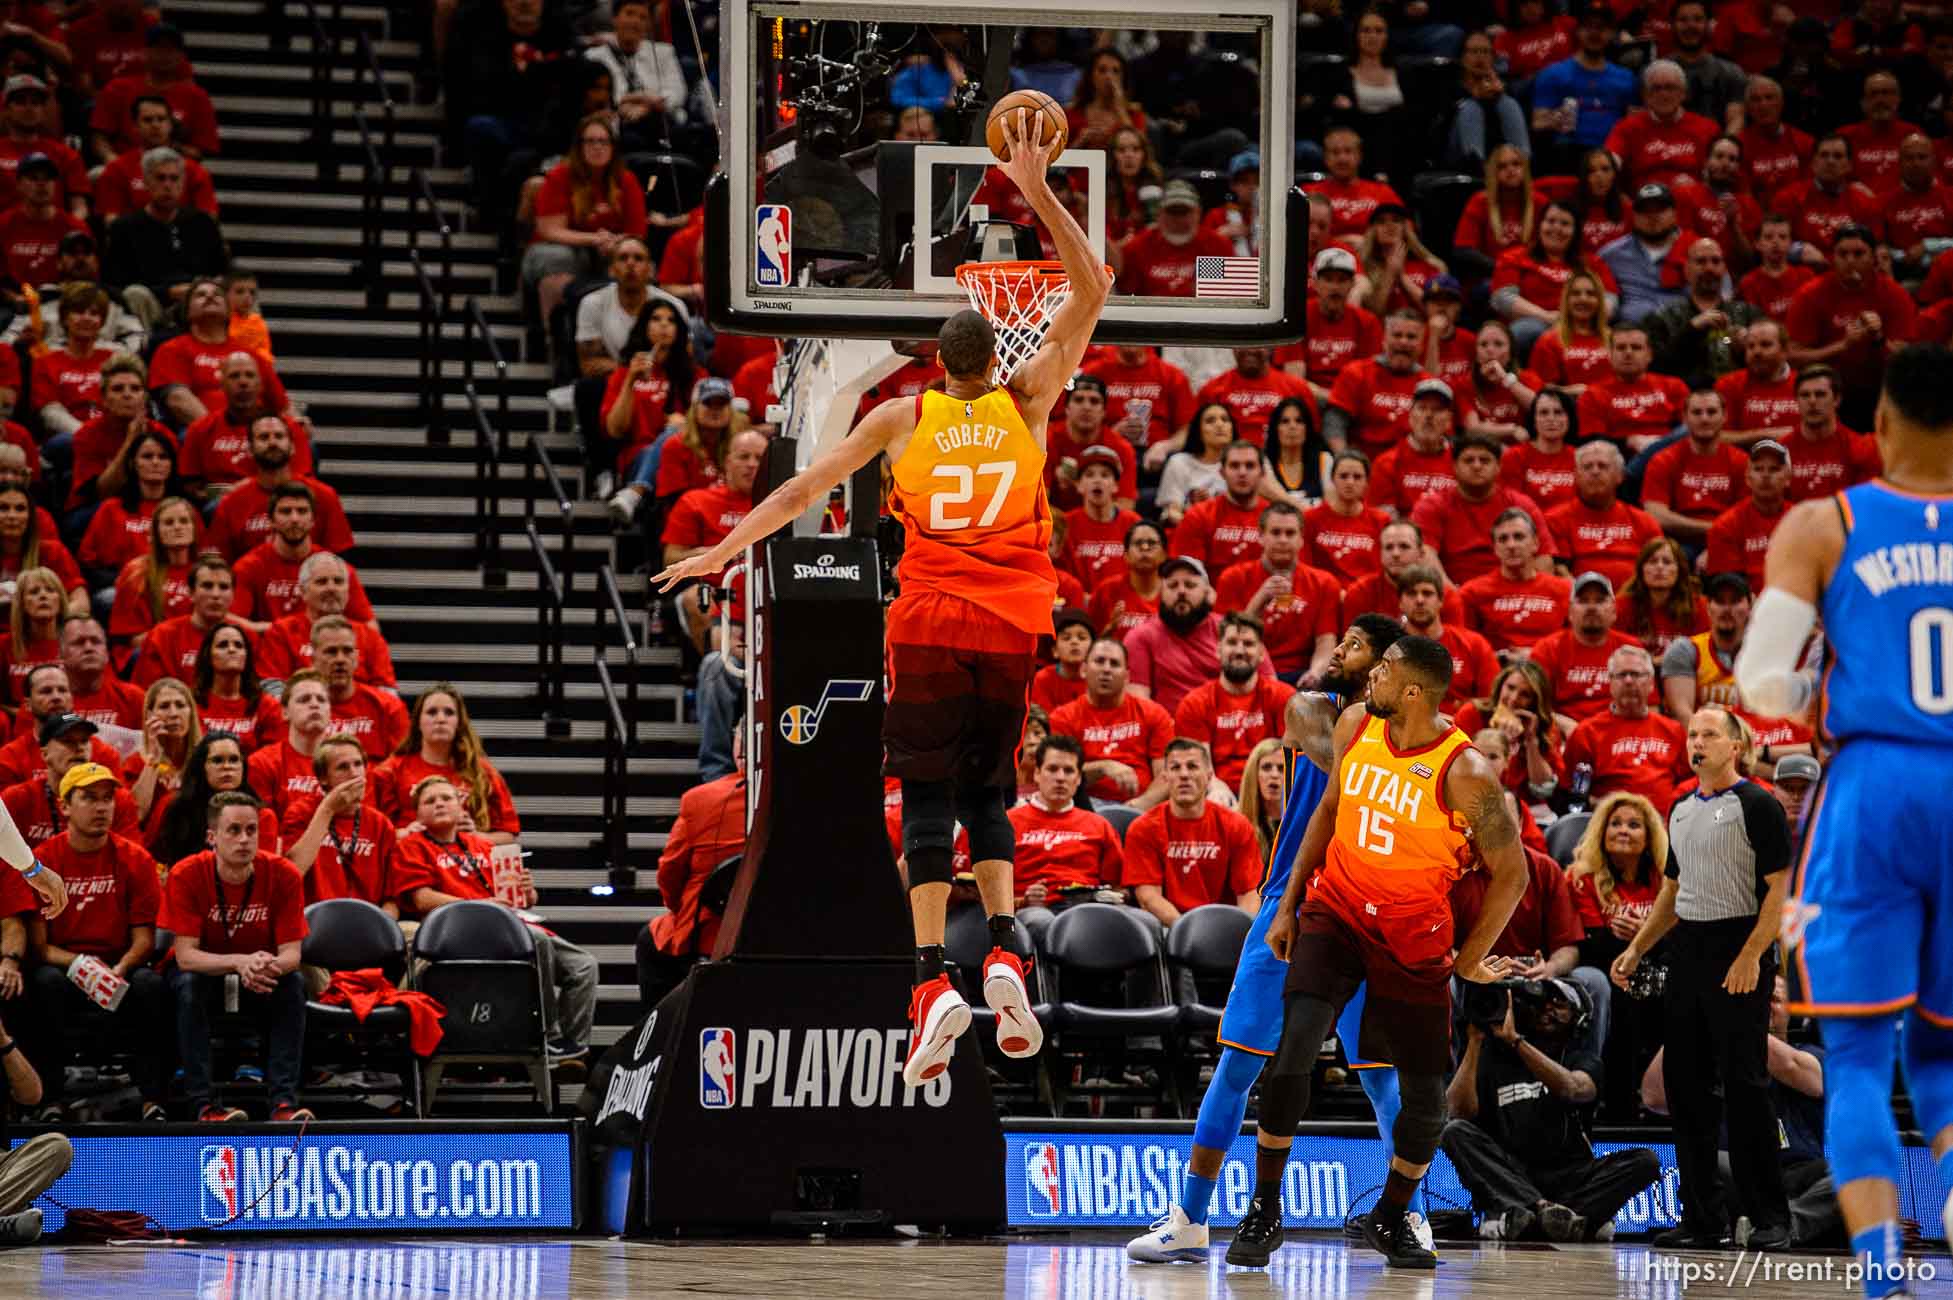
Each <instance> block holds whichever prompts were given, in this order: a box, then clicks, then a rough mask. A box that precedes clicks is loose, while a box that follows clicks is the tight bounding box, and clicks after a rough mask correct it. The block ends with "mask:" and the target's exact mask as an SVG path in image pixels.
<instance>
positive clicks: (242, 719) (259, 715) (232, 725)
mask: <svg viewBox="0 0 1953 1300" xmlns="http://www.w3.org/2000/svg"><path fill="white" fill-rule="evenodd" d="M197 720H198V721H199V722H201V723H202V724H203V729H204V731H205V733H206V734H208V733H209V732H212V731H228V732H230V733H231V734H232V735H233V736H236V737H237V743H238V745H239V747H240V748H242V749H243V750H244V752H245V753H246V754H247V755H248V754H251V753H254V752H256V751H257V750H260V749H262V748H264V747H265V746H266V745H269V744H274V743H276V742H277V741H280V740H283V739H284V738H285V710H284V709H283V708H282V707H281V706H280V705H279V703H278V701H277V700H274V699H272V698H271V697H270V696H269V695H260V696H259V697H258V702H257V703H256V704H252V703H251V702H250V701H249V700H246V699H245V698H244V697H243V696H241V695H238V696H231V697H229V698H226V697H224V696H221V695H208V696H205V697H204V698H203V699H201V700H199V701H197Z"/></svg>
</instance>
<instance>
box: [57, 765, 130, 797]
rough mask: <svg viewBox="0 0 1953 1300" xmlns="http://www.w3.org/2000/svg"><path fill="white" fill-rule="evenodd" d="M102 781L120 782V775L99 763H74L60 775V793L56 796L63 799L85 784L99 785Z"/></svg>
mask: <svg viewBox="0 0 1953 1300" xmlns="http://www.w3.org/2000/svg"><path fill="white" fill-rule="evenodd" d="M103 781H107V782H109V783H110V784H112V785H121V784H122V778H121V777H119V776H117V775H116V774H115V773H113V772H111V771H109V770H108V769H107V768H106V767H103V766H102V765H101V764H100V763H76V764H75V765H74V766H73V767H71V768H69V769H68V770H67V772H66V773H65V774H64V775H63V776H62V778H61V793H60V795H59V796H58V797H59V798H60V799H62V800H64V801H65V800H66V799H67V797H68V796H69V794H71V793H72V792H74V791H76V790H79V789H81V787H83V786H85V785H99V784H101V783H102V782H103Z"/></svg>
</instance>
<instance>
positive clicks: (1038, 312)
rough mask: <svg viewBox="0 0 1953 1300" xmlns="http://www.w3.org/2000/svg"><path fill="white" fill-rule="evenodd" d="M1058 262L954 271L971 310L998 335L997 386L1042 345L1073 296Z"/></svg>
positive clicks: (973, 266)
mask: <svg viewBox="0 0 1953 1300" xmlns="http://www.w3.org/2000/svg"><path fill="white" fill-rule="evenodd" d="M1055 266H1056V263H1046V262H1005V263H984V262H978V263H969V264H965V265H963V266H959V267H957V268H956V282H957V283H958V284H960V285H962V286H963V290H964V292H965V293H967V294H969V295H970V306H971V307H972V308H974V309H975V310H977V311H980V312H982V313H983V315H984V318H985V319H986V320H988V321H989V322H990V325H991V328H993V329H995V330H996V331H997V382H998V383H1005V382H1007V381H1008V380H1009V379H1010V377H1011V375H1012V374H1013V373H1014V372H1015V371H1016V369H1017V368H1018V367H1019V366H1021V365H1023V364H1024V363H1025V362H1026V361H1029V360H1030V359H1031V357H1032V356H1034V355H1035V354H1036V353H1037V350H1038V349H1039V348H1040V347H1043V346H1044V332H1045V330H1046V329H1047V328H1049V327H1050V324H1051V318H1052V317H1053V316H1055V315H1057V313H1058V308H1060V307H1062V306H1064V303H1065V299H1067V298H1069V297H1070V296H1071V281H1070V280H1068V279H1066V278H1065V277H1064V275H1063V274H1062V273H1060V272H1056V271H1055V270H1054V269H1053V268H1054V267H1055Z"/></svg>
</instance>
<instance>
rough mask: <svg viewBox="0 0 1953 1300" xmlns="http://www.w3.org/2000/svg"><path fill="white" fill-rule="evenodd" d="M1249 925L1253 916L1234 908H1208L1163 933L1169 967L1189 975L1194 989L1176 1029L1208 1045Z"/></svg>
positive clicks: (1219, 905)
mask: <svg viewBox="0 0 1953 1300" xmlns="http://www.w3.org/2000/svg"><path fill="white" fill-rule="evenodd" d="M1253 924H1254V917H1252V916H1250V915H1249V914H1248V913H1246V912H1244V911H1242V910H1241V909H1240V908H1238V907H1236V906H1235V905H1234V904H1232V903H1209V904H1207V906H1205V907H1196V908H1195V909H1194V910H1193V911H1191V912H1188V913H1186V914H1185V915H1184V916H1182V917H1181V918H1180V919H1179V920H1178V921H1176V922H1174V924H1173V928H1172V929H1171V930H1168V931H1167V932H1166V960H1167V964H1168V965H1169V966H1171V967H1173V968H1174V969H1175V970H1180V971H1185V972H1186V973H1187V974H1188V975H1190V976H1192V977H1193V987H1194V990H1195V1000H1194V1001H1192V1002H1186V1001H1182V1003H1181V1005H1180V1026H1181V1028H1182V1029H1184V1030H1185V1031H1186V1032H1187V1033H1188V1034H1190V1035H1192V1036H1193V1037H1194V1038H1195V1039H1196V1040H1205V1042H1206V1043H1207V1044H1208V1045H1209V1046H1211V1045H1212V1042H1213V1037H1214V1031H1215V1030H1217V1029H1219V1028H1220V1025H1221V1007H1222V1005H1223V1004H1224V1003H1225V1002H1226V1000H1227V990H1228V986H1229V985H1230V984H1232V983H1233V981H1234V968H1235V966H1236V965H1238V964H1239V963H1240V961H1241V945H1242V944H1243V943H1245V942H1246V941H1247V938H1248V927H1249V926H1251V925H1253ZM1182 988H1183V989H1184V988H1185V985H1184V984H1183V985H1182Z"/></svg>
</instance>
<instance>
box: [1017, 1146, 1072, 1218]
mask: <svg viewBox="0 0 1953 1300" xmlns="http://www.w3.org/2000/svg"><path fill="white" fill-rule="evenodd" d="M1024 1205H1025V1208H1026V1209H1028V1210H1030V1212H1031V1217H1032V1218H1034V1219H1055V1218H1057V1217H1058V1216H1059V1215H1061V1214H1063V1213H1064V1212H1065V1185H1064V1175H1062V1174H1060V1173H1059V1172H1058V1148H1057V1147H1056V1146H1055V1145H1053V1144H1052V1143H1050V1142H1033V1143H1031V1144H1030V1145H1028V1146H1026V1147H1025V1148H1024Z"/></svg>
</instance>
